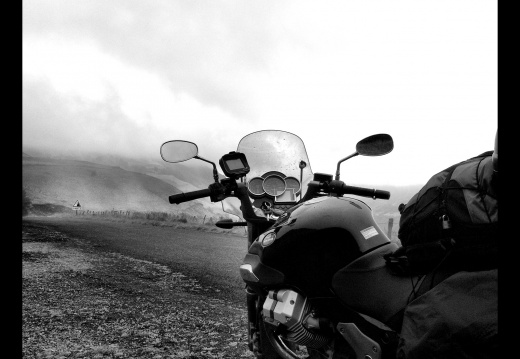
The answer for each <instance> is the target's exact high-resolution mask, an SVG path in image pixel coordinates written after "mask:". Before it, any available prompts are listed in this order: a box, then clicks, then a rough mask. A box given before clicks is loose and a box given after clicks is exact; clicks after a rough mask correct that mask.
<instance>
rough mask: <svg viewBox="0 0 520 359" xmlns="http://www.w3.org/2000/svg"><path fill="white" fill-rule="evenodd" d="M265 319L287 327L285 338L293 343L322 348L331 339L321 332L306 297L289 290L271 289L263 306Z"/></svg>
mask: <svg viewBox="0 0 520 359" xmlns="http://www.w3.org/2000/svg"><path fill="white" fill-rule="evenodd" d="M262 316H263V318H264V321H265V322H266V323H268V324H271V325H273V326H275V327H277V326H280V325H281V326H284V327H285V328H286V335H285V338H286V339H287V340H289V341H291V342H293V343H296V344H299V345H303V346H308V347H311V348H321V347H322V346H324V345H325V344H327V342H328V341H329V340H330V339H331V338H329V337H328V336H326V335H324V334H322V333H319V319H318V318H316V317H315V316H314V312H313V310H312V308H311V305H310V303H309V301H308V300H307V298H306V297H304V296H303V295H301V294H299V293H297V292H295V291H292V290H289V289H280V290H271V291H269V295H268V297H267V299H266V300H265V302H264V306H263V308H262Z"/></svg>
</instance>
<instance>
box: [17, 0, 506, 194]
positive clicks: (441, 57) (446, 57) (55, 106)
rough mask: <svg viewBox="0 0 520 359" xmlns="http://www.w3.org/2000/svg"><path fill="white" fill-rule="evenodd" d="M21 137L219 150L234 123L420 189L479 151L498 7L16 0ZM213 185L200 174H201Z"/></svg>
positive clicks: (91, 146)
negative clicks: (382, 144)
mask: <svg viewBox="0 0 520 359" xmlns="http://www.w3.org/2000/svg"><path fill="white" fill-rule="evenodd" d="M22 41H23V47H22V49H23V67H22V68H23V90H22V96H23V103H22V109H23V119H22V120H23V137H22V141H23V146H26V145H27V146H28V145H30V146H31V147H39V148H43V149H53V150H56V151H61V152H63V153H69V154H70V153H76V152H77V153H79V152H82V151H97V152H102V153H107V154H116V155H120V154H124V155H132V156H135V157H136V158H137V157H142V158H155V159H159V158H160V156H159V147H160V145H161V144H162V143H163V142H165V141H167V140H170V139H184V140H189V141H194V142H196V143H197V144H198V145H199V154H200V155H201V156H202V157H204V158H207V159H210V160H213V161H215V162H216V161H218V159H219V158H220V156H221V155H222V154H223V153H227V152H229V151H232V150H235V149H236V146H237V144H238V142H239V140H240V139H241V138H242V137H243V136H245V135H246V134H248V133H250V132H254V131H258V130H261V129H280V130H286V131H290V132H293V133H295V134H297V135H298V136H300V137H301V138H302V139H303V141H304V142H305V144H306V148H307V153H308V155H309V158H310V162H311V163H310V165H311V168H312V170H313V171H314V172H325V173H334V171H335V168H336V163H337V162H338V160H340V159H341V158H344V157H346V156H348V155H350V154H351V153H352V152H354V151H355V145H356V143H357V141H358V140H360V139H362V138H363V137H366V136H369V135H372V134H375V133H388V134H390V135H391V136H392V137H393V139H394V142H395V148H394V151H393V152H392V153H390V154H388V155H386V156H382V157H373V158H370V157H361V156H359V157H355V158H353V159H351V160H349V161H347V162H344V163H343V164H342V166H341V169H342V172H341V173H342V175H341V178H342V179H343V180H344V181H346V182H350V183H355V184H363V183H365V184H367V185H368V184H374V185H375V184H392V185H407V184H422V183H425V182H426V181H427V180H428V179H429V178H430V177H431V176H432V175H433V174H434V173H436V172H438V171H440V170H442V169H444V168H446V167H448V166H449V165H451V164H453V163H455V162H458V161H462V160H465V159H467V158H469V157H472V156H475V155H478V154H480V153H482V152H484V151H487V150H492V149H493V145H494V139H495V133H496V131H497V128H498V119H497V116H498V115H497V112H498V109H497V102H498V101H497V72H498V71H497V2H496V1H491V0H468V1H464V0H449V1H442V0H436V1H418V0H411V1H401V0H392V1H382V0H381V1H374V0H363V1H361V0H355V1H354V0H351V1H345V0H342V1H302V0H297V1H280V0H276V1H266V0H262V1H245V0H240V1H239V0H234V1H216V0H207V1H202V0H197V1H194V0H191V1H188V0H185V1H181V0H154V1H145V0H141V1H138V0H23V37H22ZM209 180H211V178H209Z"/></svg>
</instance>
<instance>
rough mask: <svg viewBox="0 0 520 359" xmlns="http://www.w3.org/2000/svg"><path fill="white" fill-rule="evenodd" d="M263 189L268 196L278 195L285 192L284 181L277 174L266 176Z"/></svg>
mask: <svg viewBox="0 0 520 359" xmlns="http://www.w3.org/2000/svg"><path fill="white" fill-rule="evenodd" d="M263 187H264V191H265V193H267V194H268V195H270V196H273V197H275V196H279V195H281V194H282V193H284V192H285V181H284V180H283V178H282V177H280V176H277V175H272V176H267V177H266V178H265V179H264V184H263Z"/></svg>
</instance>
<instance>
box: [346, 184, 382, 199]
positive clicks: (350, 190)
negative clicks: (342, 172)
mask: <svg viewBox="0 0 520 359" xmlns="http://www.w3.org/2000/svg"><path fill="white" fill-rule="evenodd" d="M342 192H344V194H354V195H357V196H362V197H371V198H379V199H389V198H390V192H388V191H382V190H379V189H374V188H364V187H355V186H347V185H343V186H342Z"/></svg>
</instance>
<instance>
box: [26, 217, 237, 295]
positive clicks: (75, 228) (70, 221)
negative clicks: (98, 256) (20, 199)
mask: <svg viewBox="0 0 520 359" xmlns="http://www.w3.org/2000/svg"><path fill="white" fill-rule="evenodd" d="M24 220H28V221H31V222H34V223H39V224H43V225H45V226H48V227H50V228H52V229H54V230H57V231H60V232H63V233H65V234H67V235H68V236H71V237H75V238H81V239H83V240H86V241H88V242H91V243H92V244H94V245H96V246H99V247H101V248H106V250H107V251H112V252H117V253H121V254H124V255H127V256H131V257H133V258H137V259H143V260H147V261H151V262H156V263H160V264H163V265H166V266H168V267H170V268H171V269H172V270H173V271H175V272H181V273H182V274H184V275H186V276H188V277H190V278H193V279H196V280H197V281H198V282H199V283H200V284H201V285H205V286H210V287H212V288H214V289H215V291H212V295H215V296H217V297H221V298H223V299H227V300H232V301H234V302H236V303H243V302H244V299H245V292H244V287H245V284H244V282H243V281H242V279H241V277H240V273H239V267H240V265H241V264H242V259H243V258H244V256H245V254H246V252H247V238H246V237H244V236H241V237H239V236H236V235H227V234H223V233H212V232H204V231H198V230H188V229H175V228H172V227H161V226H152V225H144V224H138V223H129V222H113V221H108V220H104V219H101V220H97V219H95V218H93V217H88V218H82V217H80V218H75V217H25V218H24Z"/></svg>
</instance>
